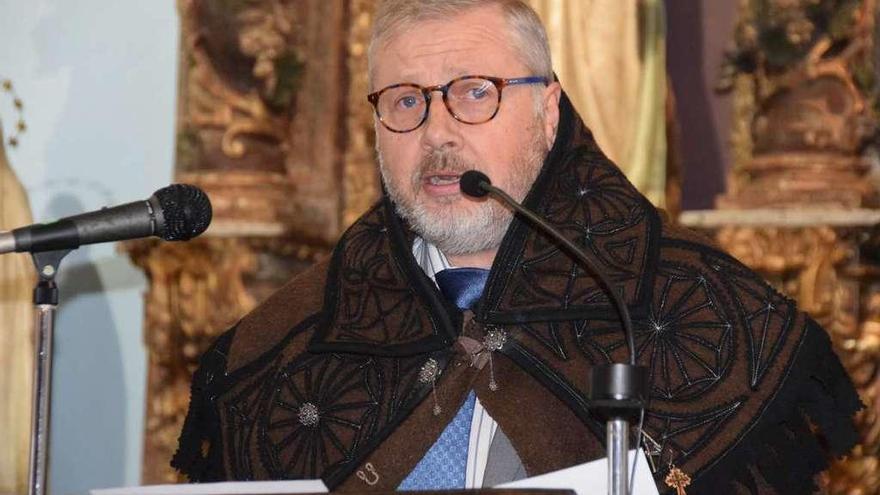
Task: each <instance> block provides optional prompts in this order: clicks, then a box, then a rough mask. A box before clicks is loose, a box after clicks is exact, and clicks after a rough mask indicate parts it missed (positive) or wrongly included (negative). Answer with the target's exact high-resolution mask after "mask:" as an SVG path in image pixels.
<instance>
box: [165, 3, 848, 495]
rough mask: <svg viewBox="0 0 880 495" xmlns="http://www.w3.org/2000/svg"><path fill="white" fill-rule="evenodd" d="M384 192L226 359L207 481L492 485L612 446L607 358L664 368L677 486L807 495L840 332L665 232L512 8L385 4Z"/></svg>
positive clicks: (230, 346)
mask: <svg viewBox="0 0 880 495" xmlns="http://www.w3.org/2000/svg"><path fill="white" fill-rule="evenodd" d="M369 59H370V81H371V86H372V91H373V92H372V93H371V94H370V95H369V96H368V97H367V98H368V100H369V102H370V103H371V104H372V105H373V106H374V108H375V122H376V139H377V150H378V156H379V163H380V168H381V173H382V178H383V182H384V185H385V194H384V196H383V198H382V199H381V200H380V201H379V203H378V204H376V205H375V206H374V207H373V208H372V209H371V210H370V211H369V212H367V213H366V214H365V215H364V216H363V217H361V218H360V219H359V220H358V221H357V222H356V223H355V224H354V225H353V226H352V227H351V228H350V229H349V230H348V231H347V232H346V233H345V234H344V235H343V237H342V239H341V240H340V241H339V244H338V245H337V246H336V249H335V250H334V253H333V256H332V258H331V259H330V260H329V261H328V262H326V263H322V264H318V265H316V266H314V267H312V268H311V269H310V270H308V271H307V272H305V273H303V274H301V275H300V276H298V277H297V278H295V279H294V280H293V281H291V282H290V283H289V284H288V285H287V286H285V287H284V288H283V289H281V290H280V291H279V292H278V293H276V294H275V295H274V296H273V297H271V298H270V299H269V300H268V301H267V302H266V303H265V304H263V305H262V306H260V307H259V308H257V309H256V310H255V311H254V312H252V313H251V314H249V315H248V316H246V317H245V318H243V319H242V320H241V321H240V322H239V323H238V324H237V325H236V326H235V327H234V328H233V329H231V330H230V331H228V332H227V333H226V334H224V335H223V336H222V337H220V338H219V339H218V340H217V342H216V343H215V344H214V345H213V346H212V348H211V349H209V350H208V351H207V352H206V354H205V355H204V357H203V358H202V361H201V366H200V368H199V370H198V371H197V372H196V374H195V376H194V379H193V395H192V402H191V405H190V411H189V414H188V416H187V419H186V423H185V425H184V429H183V432H182V434H181V439H180V448H179V450H178V452H177V454H176V456H175V458H174V460H173V465H174V466H175V467H177V468H178V469H179V470H181V471H182V472H184V473H186V474H187V475H188V476H189V477H190V478H191V479H192V480H194V481H215V480H224V479H242V480H244V479H247V480H256V479H299V478H318V477H320V478H322V479H323V480H324V482H325V483H326V484H327V486H328V487H330V489H332V490H339V491H354V492H365V491H390V490H395V489H401V490H405V489H413V490H417V489H451V488H479V487H483V486H494V485H496V484H499V483H503V482H506V481H512V480H516V479H520V478H524V477H528V476H535V475H538V474H543V473H547V472H550V471H554V470H558V469H562V468H565V467H569V466H572V465H576V464H580V463H583V462H587V461H591V460H595V459H598V458H601V457H604V456H605V451H604V446H603V443H604V442H603V438H604V425H603V424H602V423H601V422H600V421H599V420H598V419H596V418H595V417H594V416H593V415H592V414H591V410H590V403H589V401H588V399H587V391H586V389H587V379H588V374H589V370H590V369H591V368H592V367H593V366H596V365H601V364H607V363H609V362H622V361H625V360H626V359H627V357H628V346H627V345H626V338H625V335H624V333H623V330H622V328H621V325H620V322H619V318H618V313H617V311H616V310H615V308H614V306H613V305H612V304H611V302H610V301H611V299H609V297H608V295H607V293H606V292H605V291H604V290H603V286H602V285H601V284H600V283H599V282H598V281H597V280H598V279H597V278H596V277H595V276H594V275H593V274H592V272H590V271H589V270H586V269H585V268H584V267H582V266H581V264H580V263H578V262H576V261H575V260H574V258H573V257H571V256H570V255H569V254H567V253H566V252H565V251H562V250H560V249H559V247H558V244H557V243H555V242H553V241H551V240H549V238H547V237H546V236H545V235H544V234H542V233H540V232H539V231H537V230H535V229H534V228H532V227H531V225H530V224H529V223H527V222H525V221H523V220H522V219H520V218H519V217H515V216H514V215H513V214H512V213H511V211H510V210H509V209H507V208H506V207H504V206H503V205H502V204H501V203H499V202H497V201H495V200H493V199H491V198H483V199H473V198H469V197H466V196H464V195H462V193H461V192H460V189H459V178H460V177H461V175H462V174H463V173H464V172H466V171H468V170H478V171H480V172H482V173H484V174H486V175H487V176H488V177H490V178H491V180H492V182H493V184H494V185H496V186H498V187H500V188H501V189H504V190H506V191H507V192H508V193H509V194H510V195H511V196H512V197H513V198H514V199H516V200H518V201H522V202H524V204H525V205H526V206H527V207H529V208H531V209H532V210H534V211H536V212H538V214H539V215H540V216H542V217H543V218H545V219H546V220H547V221H549V222H550V223H551V224H552V225H553V226H555V227H556V228H557V229H559V230H561V231H562V233H563V234H564V235H565V236H566V237H567V238H568V239H570V240H571V241H572V242H574V243H575V244H577V245H578V246H580V247H581V248H582V249H583V250H584V251H585V252H586V253H587V256H588V257H589V258H590V259H591V260H592V261H593V263H594V264H595V265H596V266H597V268H598V269H599V270H601V271H602V272H603V273H604V275H605V276H606V277H608V278H609V279H610V280H611V281H612V282H613V284H614V285H615V287H614V290H618V291H620V293H621V295H622V297H623V300H624V301H625V303H626V305H627V307H628V308H629V311H630V313H631V314H632V318H633V324H634V329H635V351H636V356H637V361H638V363H639V364H641V365H643V366H645V367H647V368H648V370H649V373H650V402H649V403H648V406H647V409H646V413H645V421H644V432H643V434H642V435H643V438H642V443H643V444H644V445H645V446H646V449H645V450H646V453H647V454H648V458H649V460H650V461H651V462H650V464H651V468H652V471H653V474H654V478H655V479H656V480H657V483H658V487H659V488H660V490H661V492H664V491H668V490H670V487H668V486H667V485H666V484H665V483H664V479H665V478H666V476H667V475H668V474H669V473H670V472H671V471H672V470H676V472H680V473H683V474H684V475H686V476H688V477H690V479H691V485H690V487H689V488H688V491H689V492H690V493H706V492H709V491H710V490H712V491H715V492H717V493H810V492H811V491H812V490H813V487H814V478H815V475H816V474H817V473H818V472H819V471H821V470H822V469H824V467H825V466H826V465H827V462H828V460H829V459H830V458H831V457H832V456H835V455H843V454H845V453H846V452H848V450H849V449H850V448H851V447H852V445H853V444H854V443H855V440H856V434H855V430H854V426H853V423H852V415H853V414H854V413H855V412H856V411H857V410H858V409H859V408H860V407H861V406H860V403H859V400H858V397H857V395H856V393H855V391H854V389H853V387H852V384H851V383H850V381H849V378H848V377H847V375H846V373H845V372H844V370H843V368H842V367H841V365H840V362H839V361H838V359H837V357H836V356H835V355H834V353H833V351H832V349H831V347H830V342H829V339H828V337H827V335H826V334H825V332H824V331H823V330H822V329H821V328H820V327H818V326H817V325H816V324H815V323H814V322H813V321H812V320H811V319H810V318H809V317H807V316H805V315H804V314H803V313H800V312H798V311H797V310H796V308H795V304H794V302H793V301H791V300H790V299H787V298H786V297H785V296H782V295H781V294H779V293H777V292H776V291H775V290H773V289H772V288H771V287H770V286H769V285H767V284H766V283H765V282H764V281H763V280H761V279H760V278H759V277H758V276H756V275H755V274H754V273H752V272H751V271H750V270H748V269H747V268H745V267H744V266H743V265H742V264H740V263H738V262H737V261H736V260H734V259H733V258H731V257H729V256H727V255H726V254H724V253H721V252H719V251H717V250H716V249H714V248H712V247H709V246H707V245H706V244H703V243H701V241H700V239H699V238H698V237H697V236H696V235H695V234H693V233H690V232H688V231H686V230H684V229H681V228H678V227H675V226H672V225H669V224H667V223H665V222H664V221H663V219H662V218H661V216H660V215H659V214H658V212H657V210H656V209H655V208H654V207H653V206H651V204H650V203H649V202H648V201H647V200H646V199H645V198H644V197H642V196H641V195H640V194H639V193H638V192H637V191H636V190H635V189H634V188H633V187H632V185H631V184H630V183H629V182H628V181H627V180H626V178H625V177H624V176H623V174H622V173H621V172H620V170H618V169H617V168H616V167H615V166H614V164H612V163H611V162H610V161H608V160H607V159H606V158H605V157H604V155H603V154H602V152H601V151H600V150H599V149H598V147H597V145H596V143H595V141H594V140H593V138H592V136H591V134H590V132H589V131H588V130H587V128H586V127H585V126H584V124H583V122H582V121H581V120H580V118H579V117H578V115H577V114H576V112H575V111H574V109H573V107H572V105H571V103H570V102H569V100H568V99H567V98H566V96H565V94H564V93H563V92H562V90H561V88H560V86H559V84H558V83H557V82H555V80H554V77H553V73H552V68H551V67H552V66H551V60H550V53H549V47H548V43H547V37H546V33H545V31H544V28H543V27H542V25H541V23H540V21H539V19H538V18H537V16H536V15H535V13H534V12H533V11H532V10H531V9H530V8H529V7H528V6H526V5H525V4H524V3H523V2H522V1H520V0H388V1H385V2H384V3H382V4H381V6H380V7H379V10H378V13H377V15H376V19H375V25H374V32H373V38H372V44H371V47H370V53H369Z"/></svg>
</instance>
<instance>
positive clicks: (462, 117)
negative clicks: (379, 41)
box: [367, 76, 548, 133]
mask: <svg viewBox="0 0 880 495" xmlns="http://www.w3.org/2000/svg"><path fill="white" fill-rule="evenodd" d="M518 84H544V85H545V86H546V85H547V84H548V81H547V78H546V77H540V76H530V77H516V78H511V79H504V78H500V77H491V76H462V77H458V78H455V79H453V80H451V81H449V82H448V83H446V84H440V85H437V86H428V87H424V86H419V85H418V84H412V83H401V84H393V85H391V86H388V87H387V88H384V89H380V90H379V91H376V92H375V93H371V94H369V95H367V99H368V100H369V101H370V103H372V104H373V108H375V109H376V116H377V117H379V121H380V122H382V125H384V126H385V128H386V129H388V130H389V131H391V132H398V133H403V132H410V131H414V130H416V129H418V128H419V126H421V125H422V124H424V123H425V121H426V120H428V110H429V109H430V108H431V95H432V94H433V93H434V91H440V93H442V94H443V103H444V104H445V105H446V109H447V110H449V113H450V114H451V115H452V116H453V117H455V119H456V120H458V121H459V122H462V123H465V124H483V123H485V122H488V121H490V120H492V119H493V118H495V115H497V114H498V109H499V108H500V107H501V93H502V91H503V90H504V88H505V87H507V86H515V85H518Z"/></svg>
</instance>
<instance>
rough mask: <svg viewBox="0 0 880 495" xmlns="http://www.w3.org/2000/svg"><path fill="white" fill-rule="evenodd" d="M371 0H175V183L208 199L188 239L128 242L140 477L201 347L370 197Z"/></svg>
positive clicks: (146, 474) (164, 460)
mask: <svg viewBox="0 0 880 495" xmlns="http://www.w3.org/2000/svg"><path fill="white" fill-rule="evenodd" d="M373 8H374V2H373V0H179V1H178V9H179V13H180V20H181V50H180V66H179V74H180V75H179V91H178V94H179V97H178V98H179V99H178V101H179V103H178V118H177V152H176V164H175V180H176V181H178V182H186V183H191V184H195V185H198V186H199V187H201V188H203V189H204V190H205V191H206V192H207V193H208V194H209V195H210V197H211V200H212V203H213V207H214V220H213V222H212V225H211V227H210V229H209V230H208V232H207V233H206V234H205V235H203V236H202V237H201V238H199V239H198V240H196V241H194V242H189V243H186V244H176V245H175V244H162V243H159V242H151V241H144V242H133V243H128V244H127V245H126V246H125V250H126V251H127V252H128V253H129V255H130V256H131V257H132V259H133V260H134V262H135V263H136V264H137V265H138V266H139V267H141V268H142V269H143V270H144V272H145V273H146V275H147V277H148V279H149V289H148V292H147V294H146V296H145V303H146V322H145V329H144V335H145V340H146V344H147V348H148V385H147V387H148V390H147V397H148V400H147V404H146V408H147V411H146V427H145V430H146V431H145V436H144V438H145V445H144V466H143V482H144V483H167V482H176V481H180V480H179V479H178V476H177V475H176V473H175V472H174V471H173V470H172V469H171V468H170V466H169V464H168V463H169V461H170V459H171V457H172V455H173V454H174V451H175V449H176V445H177V436H178V434H179V432H180V428H181V425H182V423H183V418H184V416H185V413H186V408H187V406H188V401H189V381H190V378H191V376H192V372H193V371H194V369H195V367H196V365H197V359H198V356H199V355H200V354H201V352H202V351H203V350H204V348H205V347H206V346H207V344H208V343H209V342H211V341H212V340H213V339H214V338H215V337H216V336H217V335H219V333H220V332H222V331H223V330H224V329H226V328H228V327H229V326H230V325H231V324H233V323H234V322H235V321H236V320H237V319H238V318H240V317H241V316H242V315H243V314H244V313H246V312H247V311H248V310H249V309H251V308H253V307H254V306H255V305H256V304H257V303H258V302H260V301H262V300H263V299H265V298H266V297H267V296H268V295H269V294H270V293H271V292H273V291H274V290H276V289H277V288H278V287H279V286H280V285H281V284H283V283H284V282H285V281H286V280H288V279H289V278H290V277H291V276H292V275H294V274H295V273H297V272H298V271H300V270H302V269H304V268H305V267H307V266H309V265H311V264H312V263H314V262H315V261H316V260H318V259H321V258H322V257H325V256H327V255H328V254H329V251H330V249H331V247H332V244H333V242H334V241H335V239H336V238H337V237H338V236H339V235H340V234H341V232H342V231H343V229H344V228H345V227H346V226H347V225H349V224H350V223H351V222H353V221H354V220H355V219H356V218H357V217H358V216H360V214H361V213H362V212H364V211H365V210H366V209H367V207H368V206H369V205H370V204H372V203H373V202H374V201H375V199H376V198H377V197H378V194H379V187H380V186H379V179H378V176H377V172H376V167H375V164H374V151H373V148H374V144H373V141H374V138H373V127H372V125H373V124H372V114H371V113H370V112H371V110H370V108H369V106H368V104H367V103H366V98H365V96H364V95H366V94H367V75H366V74H367V70H366V66H367V62H366V51H367V50H366V48H367V44H368V39H369V30H370V26H371V24H372V11H373Z"/></svg>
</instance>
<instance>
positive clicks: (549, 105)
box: [544, 81, 562, 149]
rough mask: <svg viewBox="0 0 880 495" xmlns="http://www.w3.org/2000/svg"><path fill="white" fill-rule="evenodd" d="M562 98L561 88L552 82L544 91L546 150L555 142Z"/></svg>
mask: <svg viewBox="0 0 880 495" xmlns="http://www.w3.org/2000/svg"><path fill="white" fill-rule="evenodd" d="M560 98H562V86H560V85H559V83H558V82H556V81H554V82H552V83H550V85H548V86H547V88H545V89H544V137H545V138H546V140H547V149H550V148H552V147H553V143H554V142H556V130H557V129H558V128H559V99H560Z"/></svg>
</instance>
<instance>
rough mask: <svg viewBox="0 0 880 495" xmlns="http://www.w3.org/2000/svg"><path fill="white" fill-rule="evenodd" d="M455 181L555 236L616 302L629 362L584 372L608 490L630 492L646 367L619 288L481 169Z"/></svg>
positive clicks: (613, 494)
mask: <svg viewBox="0 0 880 495" xmlns="http://www.w3.org/2000/svg"><path fill="white" fill-rule="evenodd" d="M460 184H461V191H462V192H463V193H464V194H466V195H468V196H472V197H483V196H485V195H486V194H488V193H491V194H494V195H496V196H498V197H499V198H500V199H501V200H502V202H504V203H505V204H506V205H508V206H509V207H511V208H513V210H514V211H516V212H517V213H519V214H520V215H522V216H524V217H525V218H526V219H528V220H529V221H531V222H532V223H533V224H535V225H537V226H538V227H539V228H540V229H541V230H542V231H543V232H545V233H547V234H548V235H550V236H551V237H552V238H553V239H555V240H556V241H557V242H559V243H560V244H561V245H562V247H563V248H565V250H566V251H568V252H569V253H570V254H571V255H573V256H574V257H575V258H576V259H577V260H578V261H579V262H580V263H581V264H582V265H583V266H584V267H586V268H587V269H588V270H590V271H591V272H592V273H593V274H594V275H595V276H596V278H598V279H599V282H600V283H601V284H602V285H603V286H604V289H605V290H606V292H607V293H608V295H609V297H610V299H611V302H612V303H613V304H614V306H615V307H616V308H617V311H618V313H619V314H620V320H621V322H622V323H623V331H624V333H625V335H626V340H627V346H628V347H629V363H628V364H625V363H611V364H608V365H602V366H594V367H593V368H592V370H591V372H590V377H589V383H590V391H589V397H588V398H589V399H590V408H591V409H592V410H593V412H594V413H595V414H597V415H598V416H600V417H601V418H603V419H604V420H605V421H606V428H605V434H606V449H607V450H608V493H609V495H629V493H630V486H629V476H628V473H629V459H628V458H629V424H630V421H632V420H633V419H634V418H635V417H637V415H638V414H639V412H640V411H642V410H643V409H644V408H645V403H646V402H647V397H648V370H647V369H646V368H645V367H644V366H637V365H636V358H635V352H636V350H635V337H634V336H633V329H632V321H631V319H630V315H629V310H628V309H627V307H626V302H625V301H624V300H623V297H622V296H621V295H620V293H618V292H617V291H615V290H614V288H613V286H612V285H611V282H610V281H609V280H608V278H607V277H606V276H605V274H603V273H602V271H600V270H598V269H597V268H596V267H595V266H594V265H593V263H592V262H591V261H590V259H589V258H587V255H586V254H584V252H583V250H581V249H580V248H579V247H578V246H576V245H575V244H574V243H573V242H571V241H570V240H568V239H567V238H566V237H565V236H563V235H562V234H561V233H560V232H559V231H558V230H556V229H555V228H554V227H553V226H552V225H550V224H548V223H547V222H546V221H545V220H544V219H542V218H541V217H539V216H538V215H536V214H535V213H534V212H532V211H531V210H529V209H527V208H525V207H524V206H522V205H521V204H519V202H518V201H516V200H514V199H513V198H511V197H510V195H508V194H507V193H506V192H504V190H502V189H499V188H497V187H495V186H493V185H492V182H491V181H490V180H489V178H488V177H487V176H486V175H485V174H482V173H481V172H477V171H473V170H472V171H468V172H465V173H464V174H462V176H461V178H460ZM637 454H638V453H637Z"/></svg>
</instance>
